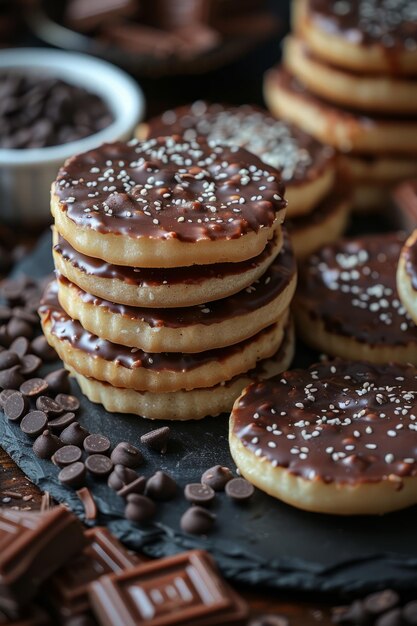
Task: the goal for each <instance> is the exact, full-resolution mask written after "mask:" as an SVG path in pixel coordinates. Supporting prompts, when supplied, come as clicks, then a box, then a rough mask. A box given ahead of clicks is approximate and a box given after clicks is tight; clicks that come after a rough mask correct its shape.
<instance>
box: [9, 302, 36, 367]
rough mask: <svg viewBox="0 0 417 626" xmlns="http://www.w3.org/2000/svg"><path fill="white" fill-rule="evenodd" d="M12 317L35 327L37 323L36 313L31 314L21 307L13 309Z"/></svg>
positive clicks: (31, 312)
mask: <svg viewBox="0 0 417 626" xmlns="http://www.w3.org/2000/svg"><path fill="white" fill-rule="evenodd" d="M13 317H15V318H17V319H18V320H23V321H24V322H27V323H28V324H30V325H31V326H37V325H38V323H39V317H38V316H37V315H36V313H33V311H29V310H28V309H24V308H22V307H15V308H14V309H13ZM41 336H43V335H41ZM39 356H40V355H39Z"/></svg>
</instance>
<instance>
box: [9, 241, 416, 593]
mask: <svg viewBox="0 0 417 626" xmlns="http://www.w3.org/2000/svg"><path fill="white" fill-rule="evenodd" d="M51 269H52V261H51V255H50V236H49V234H47V235H45V237H43V239H42V241H41V242H40V244H39V246H38V248H37V249H36V250H35V251H34V253H33V254H32V255H31V257H29V258H27V259H25V260H24V261H23V262H22V263H21V265H20V267H19V268H18V271H19V272H20V271H25V272H26V273H28V274H31V275H33V276H39V277H40V276H43V275H45V274H47V273H49V272H50V271H51ZM313 357H314V355H311V354H308V353H307V352H306V351H305V350H304V349H301V350H300V352H299V355H298V357H297V365H301V364H306V363H308V362H309V361H311V359H312V358H313ZM73 390H74V392H75V393H76V394H77V395H80V394H79V390H78V387H77V385H76V383H73ZM80 421H81V422H82V423H83V424H84V425H85V426H86V427H87V428H88V429H89V430H90V431H91V432H103V433H105V434H107V435H108V436H109V437H110V438H111V440H112V442H113V443H116V442H118V441H122V440H127V441H130V442H132V443H136V442H138V440H139V437H140V435H141V434H143V433H144V432H147V431H149V430H150V429H151V428H153V427H155V426H156V425H158V424H157V423H155V422H153V423H151V422H149V421H147V420H144V419H141V418H137V417H133V416H132V417H129V416H118V415H111V414H109V413H107V412H106V411H104V409H103V408H102V407H100V406H99V405H94V404H92V403H90V402H89V401H88V400H86V399H84V398H83V399H82V410H81V411H80ZM171 426H172V429H173V432H174V434H173V440H172V445H171V447H170V450H169V453H168V454H166V455H165V456H162V457H161V456H160V455H157V454H154V453H152V452H145V453H146V456H147V462H146V466H144V468H143V469H144V473H145V474H146V475H150V474H151V473H152V472H153V471H155V470H156V469H159V468H162V469H163V470H166V471H167V472H170V473H171V474H172V475H173V476H174V477H175V478H176V479H177V480H178V482H179V484H180V486H183V485H185V484H186V483H187V482H190V481H196V480H198V479H199V477H200V476H201V473H202V472H203V471H204V470H205V469H207V468H208V467H210V466H211V465H214V464H216V463H220V464H223V465H229V466H231V467H233V462H232V460H231V457H230V454H229V449H228V443H227V416H221V417H217V418H206V419H204V420H201V421H198V422H188V423H178V424H171ZM0 441H1V445H2V446H3V448H5V450H6V451H7V452H8V453H9V454H10V455H11V457H12V458H13V459H14V461H15V462H16V463H17V464H18V465H19V466H20V467H21V468H22V470H23V471H24V472H25V474H26V475H27V476H28V477H29V478H30V479H31V480H32V481H33V482H34V483H36V484H37V485H38V486H39V487H40V488H41V489H43V490H46V491H49V492H50V493H51V495H52V496H53V497H54V498H55V499H56V500H58V501H60V502H67V503H68V504H69V506H70V507H71V509H72V510H73V511H74V512H75V513H76V514H77V515H79V516H80V517H82V516H83V507H82V505H81V503H80V501H79V500H78V498H77V496H76V495H75V494H74V492H72V491H71V490H69V489H65V488H63V487H62V486H61V485H60V484H59V483H58V481H57V473H58V471H57V469H56V468H55V467H54V466H53V465H52V463H50V462H48V461H41V460H39V459H37V458H36V457H35V455H34V454H33V452H32V449H31V445H30V442H29V441H28V440H27V438H26V436H25V435H23V434H22V433H21V431H20V429H19V427H18V426H16V425H14V424H10V423H8V422H7V420H5V419H0ZM90 487H91V489H92V491H93V493H94V496H95V498H96V501H97V504H98V506H99V509H100V518H99V520H98V522H99V523H100V524H106V525H107V526H108V527H109V528H110V529H111V531H112V532H113V533H114V534H115V535H116V536H118V537H119V538H120V539H121V540H122V541H124V542H125V543H126V544H127V545H128V546H130V547H132V548H135V549H140V550H143V551H144V552H145V553H147V554H149V555H151V556H155V557H159V556H164V555H168V554H173V553H175V552H178V551H181V550H182V549H188V548H196V547H199V548H205V549H207V550H209V551H210V552H211V553H212V554H213V556H214V557H215V559H216V561H217V563H218V565H219V567H220V568H221V570H222V571H223V573H224V575H225V576H226V577H227V578H229V579H230V580H233V581H235V582H239V583H246V584H250V585H262V587H263V588H265V587H270V588H275V589H281V590H284V589H286V590H297V591H301V590H302V591H314V592H316V593H317V592H321V593H338V594H343V595H348V594H356V593H362V592H366V591H370V590H375V589H377V588H381V587H386V586H395V587H396V588H399V589H410V588H412V587H414V588H415V586H416V584H417V540H416V536H415V528H416V525H417V507H415V508H413V509H411V510H408V511H404V512H402V513H396V514H391V515H387V516H385V517H365V518H364V517H361V518H338V517H332V516H325V515H318V514H313V513H306V512H302V511H299V510H297V509H294V508H291V507H289V506H287V505H285V504H283V503H281V502H278V501H276V500H274V499H273V498H270V497H269V496H267V495H265V494H263V493H262V492H260V491H257V492H256V495H255V496H254V498H253V500H252V501H251V502H250V503H249V504H247V505H243V506H242V505H240V506H239V505H236V504H234V503H233V502H230V501H229V500H228V499H227V497H226V496H225V495H224V494H220V495H219V497H218V499H217V503H216V505H215V506H214V511H215V512H216V514H217V516H218V524H217V529H216V530H215V531H214V532H213V533H212V534H211V535H210V536H209V537H208V538H196V537H192V536H189V535H186V534H184V533H182V532H181V531H180V530H179V519H180V517H181V514H182V513H183V511H184V510H185V509H186V508H187V504H186V502H185V500H184V498H182V497H181V496H180V495H179V497H178V498H177V500H175V501H174V502H172V503H169V504H165V505H161V507H160V509H159V513H158V517H157V521H156V523H155V524H153V525H152V526H149V527H148V528H146V529H143V528H140V527H139V526H136V525H134V524H132V523H129V522H127V521H125V520H123V519H122V501H121V500H120V499H119V498H118V497H117V496H116V495H115V494H114V493H113V492H112V491H111V490H110V489H108V488H107V486H106V485H105V484H99V483H95V482H93V481H92V482H91V484H90Z"/></svg>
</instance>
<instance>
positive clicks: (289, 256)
mask: <svg viewBox="0 0 417 626" xmlns="http://www.w3.org/2000/svg"><path fill="white" fill-rule="evenodd" d="M296 271H297V268H296V261H295V258H294V255H293V252H292V247H291V243H290V239H289V237H288V236H287V235H285V237H284V243H283V247H282V250H281V252H280V253H279V255H278V256H277V258H276V259H275V261H273V263H272V265H270V266H269V268H268V269H267V271H266V272H265V274H263V275H262V277H261V278H259V279H258V280H256V281H254V282H253V283H252V284H251V285H249V287H247V288H246V289H243V290H242V291H239V292H238V293H237V294H235V295H233V296H228V297H227V298H223V299H221V300H216V301H214V302H209V303H207V304H202V305H198V306H191V307H182V308H172V309H152V308H148V307H132V306H127V305H124V304H116V303H114V302H110V301H108V300H103V299H102V298H99V297H96V296H92V295H91V294H89V293H87V292H85V291H83V290H82V289H80V288H78V287H74V288H75V289H77V296H78V297H79V298H81V300H82V301H83V302H84V303H85V304H91V305H94V306H96V307H101V308H103V309H107V310H108V311H110V312H111V313H115V314H116V315H123V316H125V317H128V318H129V319H132V320H135V319H137V320H142V321H144V322H146V323H147V324H149V325H150V326H151V327H152V328H156V327H161V326H164V327H167V328H168V327H169V328H183V327H185V326H192V325H194V324H204V325H207V326H209V325H210V324H217V323H219V322H222V321H224V320H226V319H229V318H234V317H239V316H241V315H245V314H247V313H251V312H253V311H257V310H259V309H261V308H262V307H264V306H266V305H267V304H268V303H269V302H272V300H274V299H275V298H277V297H278V296H279V294H280V293H282V292H283V291H284V290H285V289H286V287H288V285H289V284H290V282H291V281H292V280H293V279H294V276H295V274H296ZM57 280H58V282H62V284H64V285H65V284H69V281H68V280H67V279H66V278H65V277H64V276H61V275H59V276H58V279H57Z"/></svg>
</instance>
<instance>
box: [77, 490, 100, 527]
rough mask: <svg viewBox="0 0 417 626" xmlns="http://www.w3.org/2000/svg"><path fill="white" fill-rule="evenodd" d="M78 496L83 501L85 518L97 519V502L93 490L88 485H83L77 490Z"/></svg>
mask: <svg viewBox="0 0 417 626" xmlns="http://www.w3.org/2000/svg"><path fill="white" fill-rule="evenodd" d="M77 496H78V497H79V499H80V500H81V502H82V503H83V507H84V514H85V519H86V520H95V519H97V504H96V501H95V500H94V497H93V494H92V493H91V491H90V490H89V489H88V488H87V487H82V488H81V489H79V490H78V491H77Z"/></svg>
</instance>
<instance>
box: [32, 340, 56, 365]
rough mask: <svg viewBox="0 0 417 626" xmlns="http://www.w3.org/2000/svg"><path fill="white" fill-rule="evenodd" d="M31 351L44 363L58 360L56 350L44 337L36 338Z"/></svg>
mask: <svg viewBox="0 0 417 626" xmlns="http://www.w3.org/2000/svg"><path fill="white" fill-rule="evenodd" d="M30 347H31V351H32V352H33V353H34V354H36V355H37V356H38V357H40V358H41V359H42V360H43V361H56V359H57V358H58V355H57V353H56V352H55V350H54V348H52V346H50V345H49V343H48V342H47V341H46V338H45V337H44V336H43V335H39V337H36V339H34V340H33V341H32V343H31V344H30Z"/></svg>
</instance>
